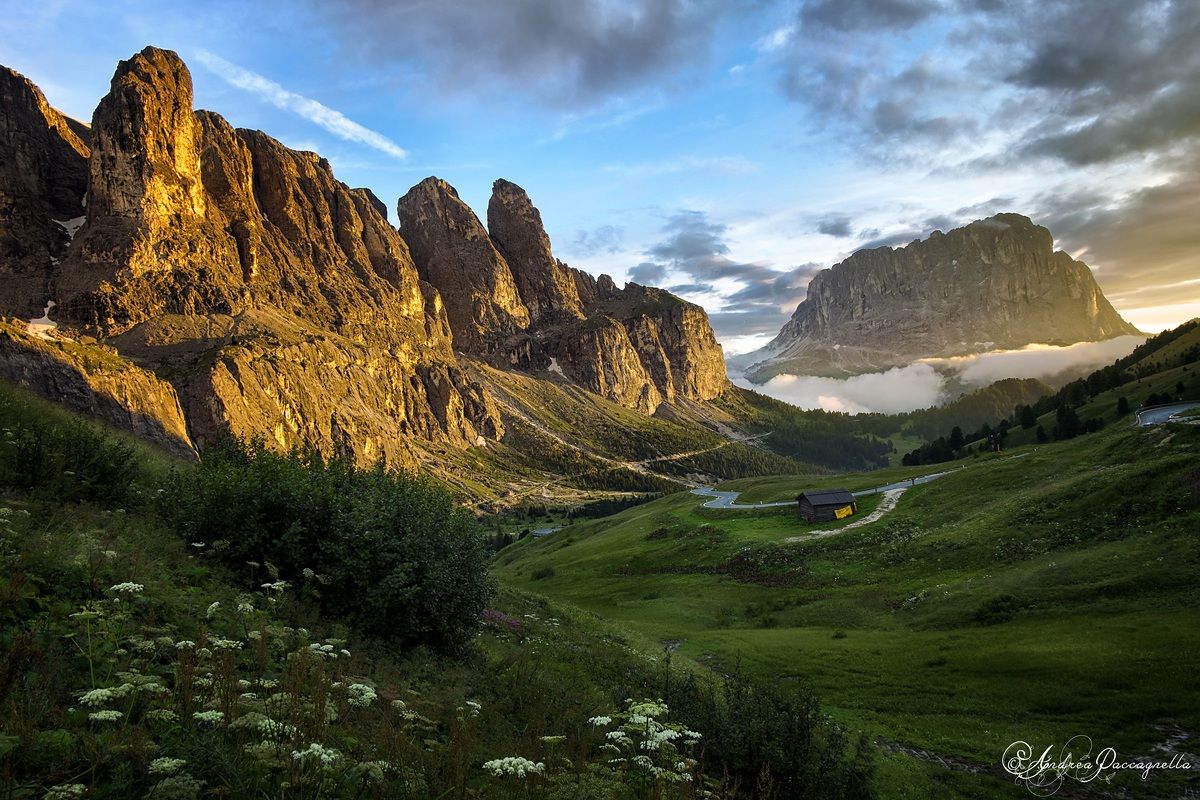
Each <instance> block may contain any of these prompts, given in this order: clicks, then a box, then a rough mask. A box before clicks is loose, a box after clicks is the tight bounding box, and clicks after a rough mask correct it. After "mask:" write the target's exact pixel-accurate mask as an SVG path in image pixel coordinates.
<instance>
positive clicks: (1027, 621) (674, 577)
mask: <svg viewBox="0 0 1200 800" xmlns="http://www.w3.org/2000/svg"><path fill="white" fill-rule="evenodd" d="M1198 454H1200V430H1197V429H1196V428H1195V427H1194V426H1183V425H1177V426H1171V427H1170V429H1169V430H1165V429H1162V428H1154V429H1136V428H1132V427H1130V426H1128V425H1113V426H1110V427H1109V428H1108V429H1106V430H1104V431H1102V432H1100V433H1097V434H1092V435H1088V436H1084V437H1080V438H1078V439H1075V440H1072V441H1070V442H1066V443H1060V444H1053V445H1044V446H1040V447H1036V448H1035V447H1029V446H1027V447H1023V448H1020V449H1019V450H1018V451H1016V452H1009V453H1005V454H1004V455H1002V456H993V455H990V454H989V455H987V456H982V457H978V458H975V459H970V460H968V461H967V462H966V465H967V466H966V467H965V468H964V469H961V470H957V471H954V472H951V473H950V474H948V475H946V476H945V477H944V478H942V479H940V480H938V481H937V482H936V483H931V484H929V485H920V486H915V487H913V488H911V489H909V490H908V492H907V493H906V494H905V495H904V497H903V500H902V502H900V504H899V505H898V507H897V508H896V509H895V510H894V511H893V512H892V513H890V514H889V515H887V516H886V517H883V518H882V519H879V520H878V521H876V522H874V523H872V524H868V525H865V526H862V527H859V528H858V529H856V530H846V532H845V535H839V536H832V537H827V538H821V539H809V538H808V536H807V534H811V532H812V531H813V530H815V529H817V528H832V527H833V526H830V525H829V524H828V523H826V524H817V525H804V524H803V523H801V522H799V521H797V520H796V518H795V514H794V511H793V510H792V509H790V508H764V509H763V510H761V511H760V510H722V509H707V508H703V507H702V501H701V499H700V498H697V497H695V496H693V495H689V494H684V495H672V496H669V497H666V498H663V499H661V500H658V501H656V502H654V503H650V504H647V505H644V506H640V507H636V508H633V509H630V510H628V511H626V512H623V513H621V514H619V515H617V516H614V517H611V518H607V519H603V520H597V521H593V522H586V523H576V524H574V525H571V526H569V527H567V528H565V529H564V530H561V531H559V532H557V533H555V534H554V535H553V536H550V537H547V538H545V539H543V540H538V541H532V540H526V541H522V542H519V543H518V544H516V545H514V546H512V547H510V548H507V549H506V550H504V551H502V552H501V554H500V556H499V558H498V561H497V566H496V573H497V575H498V576H499V577H500V579H501V580H502V581H503V582H505V583H507V584H509V585H512V586H514V587H519V588H521V589H524V590H532V591H536V592H541V593H544V594H545V595H547V596H550V597H553V598H555V599H557V600H562V601H568V602H570V603H573V604H576V605H579V606H581V607H583V608H586V609H588V610H590V611H594V612H596V613H598V614H600V615H602V616H605V617H607V618H609V619H612V620H616V621H620V622H622V623H625V624H628V625H630V626H631V627H634V628H636V629H638V630H640V631H641V632H643V633H645V634H646V635H648V636H650V637H652V638H655V639H658V640H659V641H661V642H664V643H666V642H670V643H672V645H673V646H677V647H678V650H679V652H680V653H681V654H683V655H686V656H689V657H692V658H694V659H696V660H697V661H699V662H701V663H704V664H707V665H709V666H710V667H712V668H713V669H715V670H718V671H724V670H727V669H731V668H733V667H734V666H735V665H736V666H740V667H741V668H742V669H746V670H748V671H749V672H751V673H752V674H755V675H758V676H761V677H764V678H771V679H775V680H778V681H783V682H788V683H792V682H794V683H800V684H807V685H811V686H813V687H815V689H816V691H817V694H818V695H819V696H820V697H821V698H822V699H823V701H824V703H825V705H826V707H827V709H828V710H829V712H830V713H831V714H832V715H833V716H834V717H835V718H836V719H838V720H840V721H842V722H843V723H845V724H847V725H849V726H851V727H852V728H854V729H859V730H862V731H865V732H867V733H868V734H870V735H871V736H872V737H873V738H875V739H876V741H877V742H878V743H879V745H880V747H881V751H882V753H883V756H882V759H881V767H880V770H879V774H878V778H877V787H878V789H879V792H880V795H881V796H883V797H893V798H923V797H933V796H937V797H962V798H975V797H1020V796H1028V792H1027V790H1026V789H1025V788H1024V787H1021V786H1017V785H1015V784H1014V783H1013V782H1012V781H1011V780H1007V781H1006V780H1001V779H999V778H997V777H996V776H997V774H999V775H1000V776H1003V773H1001V772H999V770H998V767H999V765H1000V759H1001V754H1002V753H1003V752H1004V751H1005V749H1006V748H1007V747H1008V746H1009V745H1010V744H1011V743H1013V742H1016V741H1026V742H1030V743H1032V744H1034V745H1035V746H1037V747H1038V749H1039V751H1040V749H1042V748H1044V747H1046V746H1049V745H1052V744H1054V745H1057V746H1062V745H1063V744H1064V743H1065V742H1066V741H1067V740H1069V739H1071V738H1072V737H1074V736H1078V735H1086V736H1089V737H1090V738H1091V740H1092V742H1093V743H1094V744H1095V747H1096V748H1097V749H1099V748H1102V747H1109V746H1111V747H1114V748H1116V750H1117V752H1118V753H1119V754H1120V755H1121V756H1122V757H1132V756H1141V755H1150V754H1155V753H1159V754H1161V753H1163V752H1167V751H1168V750H1173V751H1176V752H1182V753H1192V754H1195V753H1197V752H1198V751H1200V687H1198V686H1197V683H1196V680H1195V664H1196V663H1197V661H1198V659H1200V628H1197V626H1196V625H1195V624H1194V613H1195V611H1194V609H1195V607H1196V604H1197V601H1198V600H1200V579H1197V577H1196V576H1197V562H1198V560H1200V557H1198V555H1197V550H1196V547H1195V535H1196V531H1197V530H1200V471H1198V470H1197V468H1196V466H1195V465H1196V463H1197V455H1198ZM931 469H935V468H929V467H925V468H905V469H893V470H885V471H881V472H880V473H866V474H860V475H850V476H841V477H832V478H831V477H823V478H813V479H811V481H810V482H811V484H812V485H811V486H808V485H805V484H806V482H805V481H804V479H799V478H796V477H790V478H778V479H772V478H767V479H746V480H742V481H731V482H728V483H726V484H724V485H722V486H721V487H720V488H721V489H722V490H729V491H739V492H742V495H741V498H740V499H742V500H744V501H745V502H747V503H757V502H760V501H761V502H764V503H771V502H783V501H785V500H790V499H791V498H794V497H795V495H796V494H797V493H798V492H799V491H801V490H803V489H805V488H823V487H830V486H848V487H849V488H851V489H854V490H860V489H863V488H867V487H868V486H877V485H879V484H880V483H883V482H885V481H904V480H906V479H907V478H909V477H912V476H913V474H914V473H916V474H920V472H922V471H929V470H931ZM871 501H872V503H873V502H878V501H877V500H875V499H874V498H871ZM789 505H790V503H789ZM872 507H873V506H871V505H870V504H868V503H863V504H862V505H861V506H860V519H861V513H862V512H865V513H867V514H869V513H870V511H871V509H872ZM849 522H850V521H849V520H847V521H846V522H844V523H842V526H843V527H845V526H848V523H849ZM789 542H791V543H790V544H789ZM1168 740H1170V743H1168V744H1164V743H1165V742H1168ZM1164 748H1165V749H1164ZM1192 761H1193V763H1197V762H1200V758H1193V759H1192ZM1197 774H1198V773H1197V772H1195V771H1193V772H1191V773H1189V774H1188V777H1189V778H1190V780H1192V781H1195V780H1196V779H1197ZM1184 780H1185V776H1184V775H1183V774H1182V773H1180V772H1178V771H1176V772H1170V773H1168V772H1164V771H1159V772H1157V773H1155V774H1154V776H1153V778H1152V779H1151V780H1149V781H1146V782H1143V781H1142V780H1140V778H1138V777H1137V776H1136V775H1134V774H1131V773H1129V772H1124V773H1120V774H1118V776H1117V777H1116V778H1114V779H1113V780H1112V782H1111V783H1109V784H1105V786H1104V789H1103V792H1104V793H1102V792H1101V790H1099V789H1097V787H1096V786H1095V785H1087V786H1083V785H1079V784H1075V785H1067V786H1064V787H1063V789H1062V790H1061V791H1060V793H1059V795H1058V796H1063V797H1070V796H1089V797H1091V796H1100V797H1102V796H1114V797H1118V796H1134V797H1137V796H1147V797H1159V796H1161V797H1178V796H1179V793H1180V791H1181V790H1182V785H1183V781H1184ZM1068 784H1070V782H1068ZM1072 791H1074V792H1076V794H1072ZM1078 792H1084V794H1078ZM1105 793H1108V794H1105Z"/></svg>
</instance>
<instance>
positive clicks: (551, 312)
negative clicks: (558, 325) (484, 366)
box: [487, 179, 583, 322]
mask: <svg viewBox="0 0 1200 800" xmlns="http://www.w3.org/2000/svg"><path fill="white" fill-rule="evenodd" d="M487 218H488V232H489V233H490V234H491V237H492V241H493V242H495V243H496V247H497V248H498V249H499V250H500V253H501V254H502V255H503V256H504V258H505V259H506V260H507V261H508V265H509V267H510V268H511V269H512V271H513V277H514V278H516V281H517V288H518V290H519V291H520V293H521V299H522V300H523V301H524V302H525V305H526V307H528V308H529V313H530V316H531V318H532V320H533V321H534V322H548V321H553V320H556V319H572V318H573V319H581V318H582V317H583V310H582V303H581V301H580V298H579V289H578V288H577V287H576V285H575V279H574V277H573V276H572V275H571V272H570V270H569V268H567V267H566V266H565V265H564V264H562V262H560V261H559V260H558V259H556V258H555V257H554V255H553V254H552V253H551V252H550V237H549V236H547V235H546V229H545V227H544V226H543V225H542V215H541V213H540V212H539V211H538V210H537V208H536V207H535V206H534V205H533V201H531V200H530V199H529V195H528V194H526V193H525V190H524V189H522V188H521V187H520V186H517V185H516V184H515V183H511V182H510V181H506V180H504V179H500V180H497V181H496V182H495V183H494V184H492V198H491V200H490V201H489V202H488V211H487Z"/></svg>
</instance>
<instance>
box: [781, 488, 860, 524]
mask: <svg viewBox="0 0 1200 800" xmlns="http://www.w3.org/2000/svg"><path fill="white" fill-rule="evenodd" d="M796 504H797V505H798V506H799V511H800V517H801V519H803V520H805V521H807V522H829V521H831V520H835V519H845V518H846V517H848V516H850V515H851V514H853V513H854V512H855V511H857V510H858V504H857V503H855V502H854V495H852V494H850V492H849V491H848V490H846V489H810V490H809V491H807V492H802V493H801V494H800V495H799V496H798V497H797V498H796Z"/></svg>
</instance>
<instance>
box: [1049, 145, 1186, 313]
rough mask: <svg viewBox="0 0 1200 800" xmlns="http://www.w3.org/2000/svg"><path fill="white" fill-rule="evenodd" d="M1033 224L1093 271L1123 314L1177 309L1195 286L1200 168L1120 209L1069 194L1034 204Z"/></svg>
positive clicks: (1095, 196)
mask: <svg viewBox="0 0 1200 800" xmlns="http://www.w3.org/2000/svg"><path fill="white" fill-rule="evenodd" d="M1033 213H1034V214H1035V215H1036V216H1035V221H1036V222H1039V223H1040V224H1042V225H1046V226H1047V227H1048V228H1050V230H1052V231H1053V232H1054V234H1055V237H1056V239H1057V240H1058V242H1059V244H1060V245H1061V246H1062V247H1063V248H1064V249H1066V250H1067V251H1068V252H1073V253H1074V252H1078V251H1080V250H1084V248H1086V250H1085V252H1083V254H1082V255H1081V256H1080V258H1081V260H1083V261H1085V262H1086V263H1087V264H1088V265H1090V266H1092V267H1093V268H1095V269H1096V278H1097V280H1098V281H1099V282H1100V285H1101V286H1102V287H1103V288H1104V290H1105V292H1106V293H1108V294H1111V296H1112V299H1113V300H1114V302H1117V303H1118V305H1120V306H1125V307H1130V308H1135V307H1143V306H1152V305H1159V304H1170V303H1177V302H1181V301H1183V300H1186V299H1189V298H1193V297H1195V293H1196V287H1195V286H1194V285H1193V286H1191V287H1190V288H1183V287H1180V286H1179V285H1178V284H1179V283H1180V282H1181V281H1184V280H1194V279H1197V278H1200V167H1197V166H1196V165H1195V164H1194V163H1193V164H1188V165H1185V166H1183V167H1181V169H1180V171H1179V172H1178V173H1176V174H1175V175H1173V176H1172V178H1171V179H1170V180H1167V181H1165V182H1163V183H1162V184H1160V185H1158V186H1152V187H1150V188H1147V189H1142V190H1141V191H1139V192H1135V193H1134V194H1132V195H1130V196H1129V197H1127V198H1124V200H1123V201H1122V202H1119V203H1114V202H1113V198H1112V197H1110V196H1107V195H1105V194H1103V193H1098V192H1075V193H1072V192H1071V191H1070V189H1069V187H1066V186H1064V187H1060V188H1059V189H1058V190H1057V191H1055V190H1051V191H1048V192H1046V193H1045V194H1043V195H1042V196H1041V197H1039V198H1038V199H1037V201H1036V203H1035V209H1034V211H1033Z"/></svg>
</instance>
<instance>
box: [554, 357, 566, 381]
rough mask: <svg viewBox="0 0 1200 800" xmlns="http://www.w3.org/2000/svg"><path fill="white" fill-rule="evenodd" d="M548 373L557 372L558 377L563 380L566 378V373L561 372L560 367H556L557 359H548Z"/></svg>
mask: <svg viewBox="0 0 1200 800" xmlns="http://www.w3.org/2000/svg"><path fill="white" fill-rule="evenodd" d="M550 371H551V372H557V373H558V374H559V375H562V376H563V377H564V378H565V377H567V373H565V372H563V370H562V367H560V366H559V365H558V359H557V358H551V359H550Z"/></svg>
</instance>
